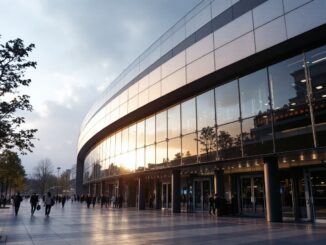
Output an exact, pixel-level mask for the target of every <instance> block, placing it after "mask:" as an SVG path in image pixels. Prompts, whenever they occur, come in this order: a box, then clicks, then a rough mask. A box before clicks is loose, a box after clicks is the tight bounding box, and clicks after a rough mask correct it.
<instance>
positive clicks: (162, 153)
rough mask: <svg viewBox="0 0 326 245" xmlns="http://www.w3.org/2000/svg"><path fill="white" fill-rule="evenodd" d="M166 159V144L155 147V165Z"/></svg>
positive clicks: (162, 143)
mask: <svg viewBox="0 0 326 245" xmlns="http://www.w3.org/2000/svg"><path fill="white" fill-rule="evenodd" d="M166 159H167V144H166V142H161V143H159V144H157V145H156V163H162V162H163V161H166Z"/></svg>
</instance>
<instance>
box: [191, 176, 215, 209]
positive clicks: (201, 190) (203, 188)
mask: <svg viewBox="0 0 326 245" xmlns="http://www.w3.org/2000/svg"><path fill="white" fill-rule="evenodd" d="M210 193H211V181H210V180H208V179H205V180H194V192H193V200H194V208H195V211H208V208H209V203H208V199H209V195H210Z"/></svg>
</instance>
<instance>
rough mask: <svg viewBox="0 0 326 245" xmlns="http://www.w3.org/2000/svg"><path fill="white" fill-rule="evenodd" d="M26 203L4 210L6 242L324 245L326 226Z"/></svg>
mask: <svg viewBox="0 0 326 245" xmlns="http://www.w3.org/2000/svg"><path fill="white" fill-rule="evenodd" d="M29 208H30V207H29V204H28V202H27V201H25V202H24V203H22V206H21V210H20V212H19V214H18V216H17V217H15V216H14V214H13V209H12V208H11V209H0V233H1V232H2V233H3V234H6V235H7V244H10V245H13V244H22V245H23V244H24V245H30V244H40V245H41V244H42V245H51V244H61V245H63V244H78V245H83V244H88V245H95V244H115V245H117V244H132V245H138V244H146V245H148V244H155V245H159V244H171V245H172V244H173V245H179V244H187V245H189V244H204V245H210V244H222V245H226V244H277V245H278V244H326V226H325V225H320V224H318V225H312V224H293V223H279V224H276V223H274V224H268V223H266V222H265V221H264V220H263V219H249V218H247V219H244V218H230V217H222V218H221V217H218V218H217V217H214V216H209V215H207V214H198V213H197V214H174V215H171V214H169V213H168V212H161V211H140V212H138V211H136V210H131V209H112V208H109V209H101V208H100V207H95V208H94V209H93V208H90V209H87V208H86V206H85V205H81V204H79V203H73V204H71V203H67V205H66V207H65V208H64V209H62V208H61V206H60V205H56V206H54V207H53V210H52V211H51V214H50V217H45V216H44V208H43V207H42V209H41V210H40V211H38V212H36V213H35V216H31V215H30V210H29Z"/></svg>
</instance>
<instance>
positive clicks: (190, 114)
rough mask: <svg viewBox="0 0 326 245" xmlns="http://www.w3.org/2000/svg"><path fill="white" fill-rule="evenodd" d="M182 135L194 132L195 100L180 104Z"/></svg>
mask: <svg viewBox="0 0 326 245" xmlns="http://www.w3.org/2000/svg"><path fill="white" fill-rule="evenodd" d="M181 112H182V134H188V133H192V132H195V131H196V100H195V98H193V99H191V100H188V101H186V102H184V103H182V104H181Z"/></svg>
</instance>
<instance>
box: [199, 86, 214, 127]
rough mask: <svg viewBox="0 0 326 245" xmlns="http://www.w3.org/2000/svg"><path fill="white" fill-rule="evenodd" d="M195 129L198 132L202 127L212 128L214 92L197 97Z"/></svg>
mask: <svg viewBox="0 0 326 245" xmlns="http://www.w3.org/2000/svg"><path fill="white" fill-rule="evenodd" d="M197 112H198V113H197V124H198V125H197V127H198V131H200V130H201V129H202V128H204V127H207V126H209V127H214V125H215V106H214V90H210V91H208V92H206V93H204V94H201V95H200V96H198V97H197Z"/></svg>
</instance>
